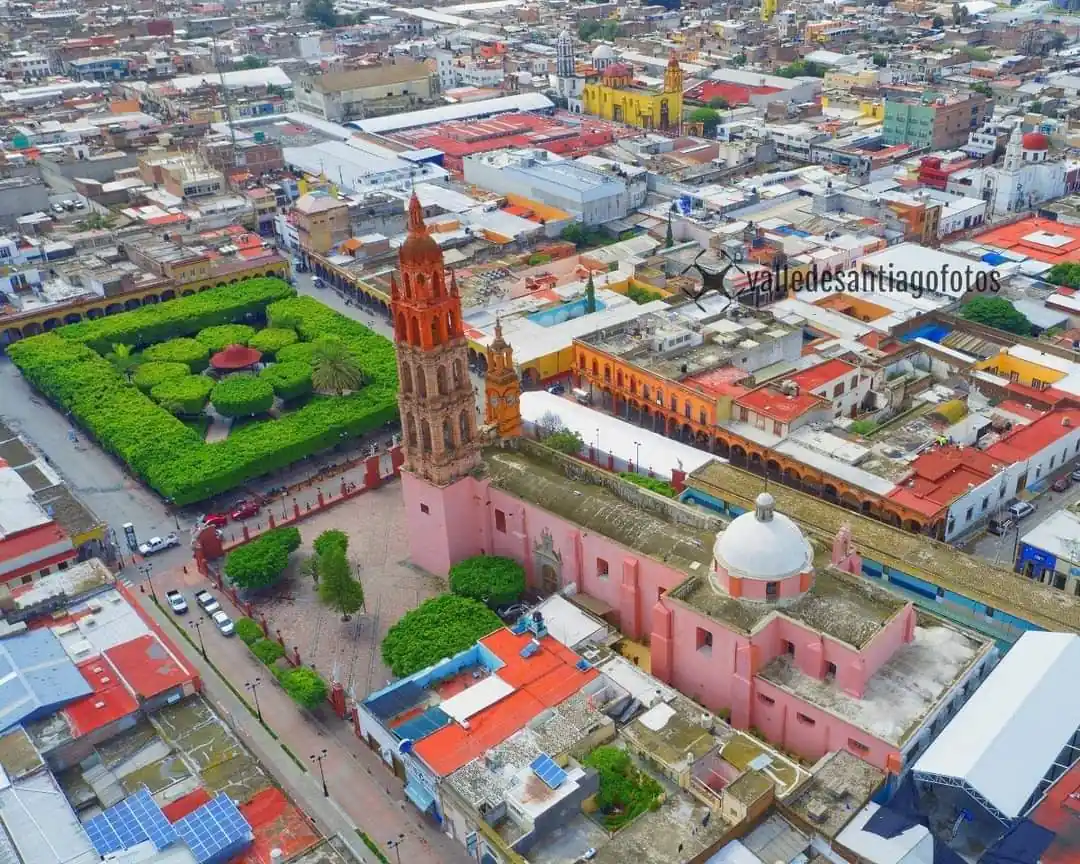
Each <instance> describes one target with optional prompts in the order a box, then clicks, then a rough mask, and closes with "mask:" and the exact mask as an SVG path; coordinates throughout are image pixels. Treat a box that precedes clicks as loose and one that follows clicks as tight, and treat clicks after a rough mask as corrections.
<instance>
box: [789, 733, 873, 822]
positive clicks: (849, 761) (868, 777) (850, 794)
mask: <svg viewBox="0 0 1080 864" xmlns="http://www.w3.org/2000/svg"><path fill="white" fill-rule="evenodd" d="M884 782H885V773H884V772H883V771H880V770H879V769H877V768H875V767H874V766H873V765H871V764H870V763H869V762H864V761H863V760H862V759H860V758H859V757H858V756H855V755H854V754H852V753H850V752H848V751H847V750H837V751H836V752H835V753H833V754H832V755H831V756H829V758H828V760H827V761H826V762H825V764H823V765H821V766H820V767H819V768H818V770H817V771H815V772H814V775H813V777H812V778H811V779H810V782H809V783H806V784H804V785H803V786H802V787H801V788H800V789H799V793H798V795H795V796H792V798H790V799H789V800H787V801H785V802H784V809H785V811H787V812H788V813H791V814H792V815H793V816H796V817H798V818H799V819H801V820H802V821H803V822H805V823H809V824H813V825H814V827H815V828H816V829H817V830H818V831H820V832H821V834H822V835H823V836H825V837H829V838H832V837H835V836H836V835H837V834H839V833H840V830H841V829H842V828H843V827H844V826H845V825H847V823H848V822H850V821H851V819H852V817H854V815H855V814H856V813H858V812H859V810H860V809H861V808H862V807H863V806H864V805H865V804H866V802H868V801H869V800H870V798H871V796H872V795H873V794H874V793H875V792H877V790H878V789H879V788H880V787H881V786H882V784H883V783H884ZM821 812H825V813H826V814H827V816H826V817H825V819H824V820H821V819H820V818H817V817H816V815H812V814H818V813H821Z"/></svg>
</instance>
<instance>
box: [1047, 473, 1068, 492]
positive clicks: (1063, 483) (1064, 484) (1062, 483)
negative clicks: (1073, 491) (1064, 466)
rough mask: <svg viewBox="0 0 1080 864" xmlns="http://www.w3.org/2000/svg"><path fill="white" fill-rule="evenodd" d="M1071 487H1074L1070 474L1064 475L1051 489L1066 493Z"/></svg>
mask: <svg viewBox="0 0 1080 864" xmlns="http://www.w3.org/2000/svg"><path fill="white" fill-rule="evenodd" d="M1070 486H1072V478H1071V477H1069V475H1068V474H1062V475H1061V476H1060V477H1058V478H1057V480H1055V481H1054V482H1053V484H1052V485H1051V486H1050V488H1051V489H1053V490H1054V491H1055V492H1064V491H1065V490H1066V489H1068V488H1069V487H1070Z"/></svg>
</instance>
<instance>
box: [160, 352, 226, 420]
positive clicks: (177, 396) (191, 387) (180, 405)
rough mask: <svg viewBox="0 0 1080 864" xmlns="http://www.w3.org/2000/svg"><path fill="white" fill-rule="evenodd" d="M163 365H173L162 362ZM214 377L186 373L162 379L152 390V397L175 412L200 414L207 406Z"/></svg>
mask: <svg viewBox="0 0 1080 864" xmlns="http://www.w3.org/2000/svg"><path fill="white" fill-rule="evenodd" d="M161 365H170V366H171V365H172V364H171V363H170V364H161ZM213 389H214V379H212V378H207V377H206V376H205V375H184V376H183V377H180V378H170V379H168V380H167V381H162V382H161V383H160V384H158V385H157V386H156V387H154V388H153V389H152V390H151V391H150V398H151V399H153V400H154V401H155V402H157V403H158V405H160V406H162V407H163V408H164V409H165V410H166V411H171V412H172V413H173V414H199V413H200V412H201V411H202V410H203V408H205V407H206V400H207V399H209V398H210V391H211V390H213Z"/></svg>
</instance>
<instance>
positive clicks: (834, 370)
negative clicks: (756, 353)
mask: <svg viewBox="0 0 1080 864" xmlns="http://www.w3.org/2000/svg"><path fill="white" fill-rule="evenodd" d="M787 380H790V381H794V382H795V384H796V385H798V387H799V389H800V390H802V391H805V392H806V393H812V394H813V395H815V396H821V397H822V398H824V399H828V400H829V401H830V402H831V403H832V406H833V413H834V415H835V416H836V417H854V416H856V415H857V414H858V412H859V406H860V405H862V402H863V400H864V399H865V398H866V397H867V395H869V393H870V387H871V384H872V382H873V377H872V376H871V375H868V374H865V373H863V374H860V372H859V367H858V366H856V365H855V364H854V363H849V362H848V361H846V360H840V359H839V358H837V359H834V360H826V361H825V362H824V363H819V364H818V365H816V366H811V367H810V368H809V369H803V371H802V372H797V373H795V374H794V375H789V376H787Z"/></svg>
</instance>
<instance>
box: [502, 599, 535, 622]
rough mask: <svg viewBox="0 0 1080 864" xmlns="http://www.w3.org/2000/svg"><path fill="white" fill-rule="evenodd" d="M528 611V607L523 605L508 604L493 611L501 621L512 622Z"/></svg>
mask: <svg viewBox="0 0 1080 864" xmlns="http://www.w3.org/2000/svg"><path fill="white" fill-rule="evenodd" d="M528 611H529V607H528V606H526V605H525V604H524V603H510V604H509V605H507V606H500V607H499V608H498V609H496V610H495V614H496V615H498V616H499V617H500V618H502V620H503V621H506V622H514V621H517V620H518V618H520V617H521V616H522V615H524V614H525V613H526V612H528Z"/></svg>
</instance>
